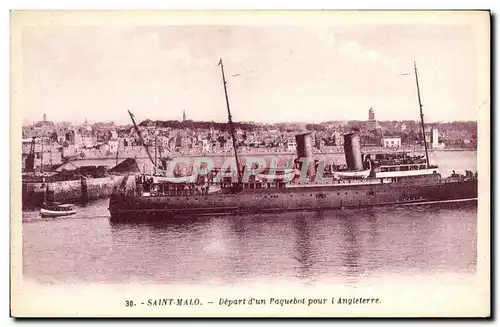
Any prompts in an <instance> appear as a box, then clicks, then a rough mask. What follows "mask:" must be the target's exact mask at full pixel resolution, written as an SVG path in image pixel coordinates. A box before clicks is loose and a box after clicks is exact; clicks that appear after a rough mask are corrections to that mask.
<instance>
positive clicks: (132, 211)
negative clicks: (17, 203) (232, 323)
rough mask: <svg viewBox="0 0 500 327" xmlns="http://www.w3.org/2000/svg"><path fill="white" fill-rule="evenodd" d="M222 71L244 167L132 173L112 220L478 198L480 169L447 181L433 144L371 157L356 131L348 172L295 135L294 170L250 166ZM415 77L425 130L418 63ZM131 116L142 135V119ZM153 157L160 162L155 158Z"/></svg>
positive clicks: (116, 196) (348, 143)
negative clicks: (432, 158) (434, 160)
mask: <svg viewBox="0 0 500 327" xmlns="http://www.w3.org/2000/svg"><path fill="white" fill-rule="evenodd" d="M219 66H220V67H221V72H222V81H223V85H224V93H225V97H226V105H227V111H228V117H229V119H228V121H229V129H230V133H231V136H232V141H233V147H234V159H235V160H234V162H235V165H236V168H235V169H233V170H231V172H232V174H230V176H229V177H228V176H227V175H224V174H216V172H214V171H207V172H204V174H201V172H200V171H196V170H195V169H193V170H192V173H191V175H190V176H184V177H176V176H173V175H168V174H166V173H165V171H161V170H159V169H155V173H153V174H146V173H143V174H136V175H128V176H125V177H124V178H123V180H122V182H121V184H120V185H119V187H117V188H116V189H115V191H114V192H113V194H112V195H111V197H110V202H109V211H110V214H111V220H114V221H141V220H150V219H172V218H174V219H175V218H181V217H194V216H204V215H237V214H244V213H261V212H282V211H287V210H289V211H298V210H327V209H341V208H363V207H374V206H386V205H414V204H427V203H436V202H458V201H460V202H462V201H477V181H478V176H477V172H476V173H475V174H473V173H472V171H466V174H465V175H461V174H455V173H453V174H452V175H451V176H449V177H442V176H441V174H440V173H439V168H438V167H437V166H436V165H431V164H430V163H429V156H428V151H427V145H426V144H425V142H424V145H425V157H423V156H415V155H410V154H407V153H393V154H367V155H365V154H363V153H362V152H361V146H360V138H359V135H358V133H357V132H356V131H353V132H350V133H346V134H344V153H345V159H346V164H347V167H346V168H345V169H338V167H333V166H330V169H329V170H325V169H324V168H325V167H324V165H322V164H321V163H319V162H318V161H315V160H314V158H313V154H312V142H311V135H310V134H309V133H301V134H297V135H296V136H295V138H296V144H297V157H296V160H295V161H294V162H293V165H292V167H288V168H275V169H271V170H269V169H268V170H261V171H258V170H256V169H254V168H255V167H246V166H244V167H242V166H241V162H240V160H239V157H238V151H237V150H238V149H237V145H236V138H235V132H234V128H233V123H232V118H231V112H230V108H229V101H228V96H227V89H226V80H225V75H224V66H223V63H222V59H221V60H220V62H219ZM415 78H416V81H417V91H418V100H419V104H420V116H421V126H422V131H424V121H423V114H422V105H421V103H420V92H419V89H418V76H417V69H416V65H415ZM129 114H130V117H131V119H132V122H133V123H134V126H135V127H136V132H137V133H138V134H139V137H141V135H140V130H139V129H138V127H137V124H136V123H135V120H134V116H133V115H132V114H131V113H130V112H129ZM424 135H425V134H424ZM148 155H149V152H148ZM150 159H151V161H152V162H153V164H154V163H155V162H154V161H153V159H152V157H151V156H150ZM155 168H156V166H155ZM219 173H220V171H219Z"/></svg>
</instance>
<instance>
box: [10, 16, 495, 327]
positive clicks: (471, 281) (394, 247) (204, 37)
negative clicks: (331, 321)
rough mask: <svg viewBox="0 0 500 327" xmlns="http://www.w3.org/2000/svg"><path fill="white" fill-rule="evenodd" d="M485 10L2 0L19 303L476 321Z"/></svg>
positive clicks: (42, 307) (485, 161) (73, 313)
mask: <svg viewBox="0 0 500 327" xmlns="http://www.w3.org/2000/svg"><path fill="white" fill-rule="evenodd" d="M490 19H491V17H490V12H489V11H328V10H326V11H314V10H311V11H265V10H262V11H222V10H221V11H202V10H192V11H174V10H171V11H49V10H47V11H11V14H10V24H11V33H10V38H11V44H10V51H11V62H10V74H11V76H10V96H11V108H10V110H11V122H10V128H11V140H10V142H11V158H10V160H11V176H10V177H11V208H10V209H11V217H10V229H11V315H12V316H14V317H19V318H22V317H168V318H173V317H332V318H334V317H477V318H480V317H483V318H486V317H489V316H490V315H491V312H490V310H491V308H490V296H491V295H490V165H489V162H490V157H489V153H490V129H489V128H490V104H491V103H490V98H491V94H490Z"/></svg>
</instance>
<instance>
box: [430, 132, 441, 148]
mask: <svg viewBox="0 0 500 327" xmlns="http://www.w3.org/2000/svg"><path fill="white" fill-rule="evenodd" d="M438 146H439V131H438V129H437V128H436V127H432V128H431V147H432V148H433V149H435V148H437V147H438Z"/></svg>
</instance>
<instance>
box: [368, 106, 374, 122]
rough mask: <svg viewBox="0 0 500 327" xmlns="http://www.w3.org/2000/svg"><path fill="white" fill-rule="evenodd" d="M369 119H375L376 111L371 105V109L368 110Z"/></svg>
mask: <svg viewBox="0 0 500 327" xmlns="http://www.w3.org/2000/svg"><path fill="white" fill-rule="evenodd" d="M368 120H369V121H374V120H375V112H374V111H373V108H372V107H370V110H368Z"/></svg>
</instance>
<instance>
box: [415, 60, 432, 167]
mask: <svg viewBox="0 0 500 327" xmlns="http://www.w3.org/2000/svg"><path fill="white" fill-rule="evenodd" d="M413 66H414V67H415V81H416V83H417V96H418V105H419V108H420V123H421V125H422V136H423V138H424V148H425V160H426V162H427V168H429V166H430V165H429V152H428V151H427V139H426V137H425V125H424V113H423V111H422V101H421V99H420V88H419V85H418V73H417V63H416V62H415V61H414V62H413Z"/></svg>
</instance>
